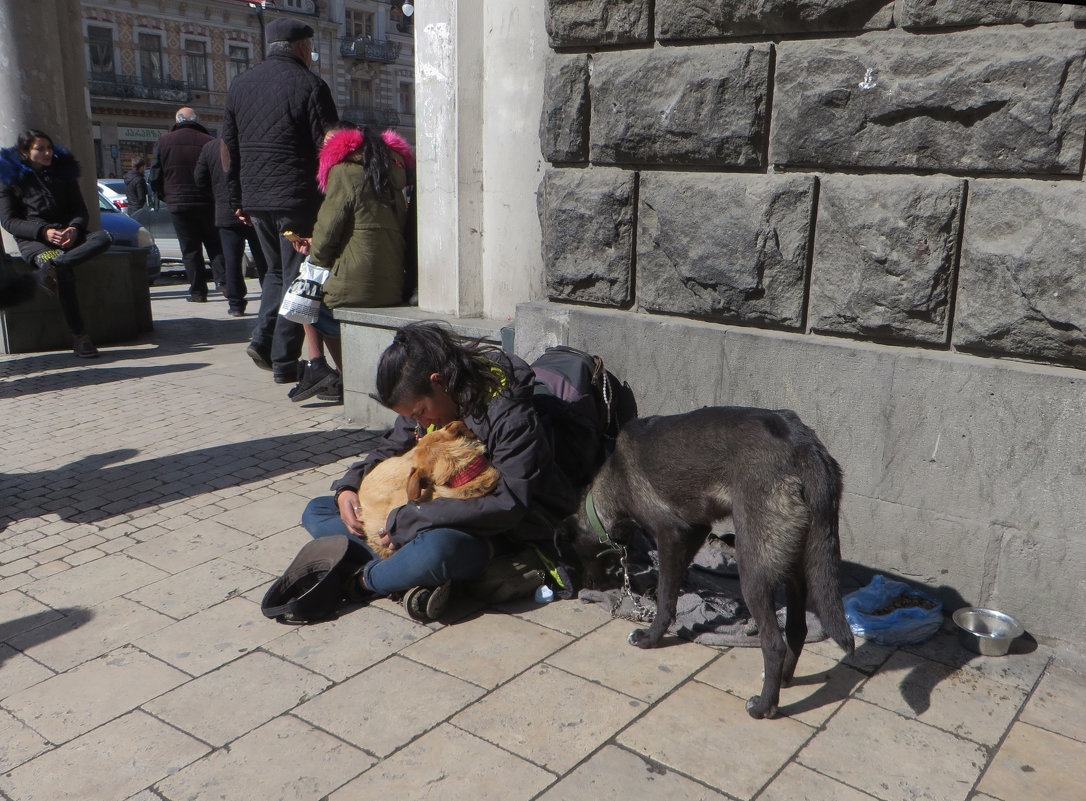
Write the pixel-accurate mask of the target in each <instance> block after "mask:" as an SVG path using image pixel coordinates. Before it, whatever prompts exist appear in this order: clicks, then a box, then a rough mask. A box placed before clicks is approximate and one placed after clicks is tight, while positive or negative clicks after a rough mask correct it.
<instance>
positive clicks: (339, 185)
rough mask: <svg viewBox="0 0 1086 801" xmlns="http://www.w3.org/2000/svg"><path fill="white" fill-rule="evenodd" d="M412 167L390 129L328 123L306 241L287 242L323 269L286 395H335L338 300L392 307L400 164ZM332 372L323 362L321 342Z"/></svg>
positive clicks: (400, 246)
mask: <svg viewBox="0 0 1086 801" xmlns="http://www.w3.org/2000/svg"><path fill="white" fill-rule="evenodd" d="M414 166H415V156H414V154H413V153H412V152H411V146H410V145H408V144H407V142H405V141H404V140H403V138H402V137H400V136H399V134H397V133H396V132H395V131H392V130H388V131H385V132H384V134H378V133H377V132H376V131H374V130H372V129H370V128H362V129H360V128H358V127H357V126H355V125H351V124H350V123H340V124H338V125H336V126H334V127H333V128H332V129H331V130H329V132H328V133H327V135H326V136H325V138H324V145H323V146H322V147H321V153H320V167H319V170H318V173H317V183H318V184H319V185H320V188H321V191H322V192H324V202H322V203H321V208H320V212H319V213H318V215H317V223H316V225H315V226H314V228H313V237H312V239H301V240H299V241H298V242H297V243H296V244H295V247H296V248H297V249H298V250H299V251H301V252H302V253H305V254H307V255H308V256H309V261H310V262H311V263H313V264H316V265H318V266H320V267H325V268H327V269H328V270H330V271H331V274H330V275H329V277H328V280H327V281H326V282H325V284H324V299H323V302H322V303H321V308H320V316H319V317H318V319H317V322H316V323H314V324H313V325H306V326H304V328H305V344H306V358H307V359H308V361H307V364H306V367H305V370H304V371H303V372H302V377H301V380H300V381H299V382H298V384H297V386H295V387H294V388H293V389H291V390H290V392H289V393H288V397H289V398H290V399H291V400H292V401H295V402H297V401H302V400H306V399H307V398H311V397H313V396H314V395H317V394H320V393H324V392H326V391H327V390H328V389H330V388H331V387H333V386H334V385H336V384H337V382H338V383H339V387H340V389H339V391H340V395H341V396H342V391H343V389H342V386H343V384H342V378H341V374H340V373H341V372H342V370H343V365H342V362H341V358H340V339H339V321H338V320H336V319H335V318H334V317H333V316H332V311H331V310H332V309H336V308H339V307H340V306H363V307H368V306H395V305H397V304H398V303H400V301H401V297H402V295H403V281H404V272H403V267H404V250H405V244H404V229H405V228H406V226H407V201H406V200H405V198H404V194H403V188H404V186H405V184H406V181H407V177H406V168H408V167H414ZM325 345H327V346H328V352H329V353H330V354H331V356H332V361H333V362H335V365H336V367H337V368H338V369H339V371H340V373H337V372H336V370H333V369H332V368H331V367H329V366H328V363H327V362H326V361H325V360H324V346H325Z"/></svg>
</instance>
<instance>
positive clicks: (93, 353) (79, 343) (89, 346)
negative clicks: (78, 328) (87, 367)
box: [72, 334, 98, 359]
mask: <svg viewBox="0 0 1086 801" xmlns="http://www.w3.org/2000/svg"><path fill="white" fill-rule="evenodd" d="M72 350H74V351H75V355H76V356H78V357H79V358H81V359H97V358H98V348H96V347H94V343H93V342H91V340H90V337H89V336H87V335H86V334H74V335H73V336H72Z"/></svg>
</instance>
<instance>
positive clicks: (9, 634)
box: [0, 607, 94, 665]
mask: <svg viewBox="0 0 1086 801" xmlns="http://www.w3.org/2000/svg"><path fill="white" fill-rule="evenodd" d="M58 615H59V617H58ZM93 617H94V612H92V611H91V610H90V609H84V608H82V607H71V608H64V609H50V610H49V611H48V612H35V613H34V614H32V615H27V616H25V617H20V618H16V619H15V620H9V621H7V622H5V623H4V624H3V625H2V626H0V641H6V640H10V639H13V638H14V637H16V636H18V638H19V648H20V649H21V650H23V651H26V650H28V649H30V648H33V647H34V646H35V645H40V644H41V643H43V642H45V641H46V640H51V639H53V638H54V637H59V636H61V635H63V634H67V633H68V632H69V631H72V630H73V629H77V628H79V627H80V626H82V625H83V624H84V623H86V622H88V621H89V620H90V619H91V618H93ZM62 621H63V622H62ZM47 624H48V625H47ZM15 653H17V652H16V651H12V652H11V654H10V655H14V654H15ZM3 664H4V652H3V651H0V665H3Z"/></svg>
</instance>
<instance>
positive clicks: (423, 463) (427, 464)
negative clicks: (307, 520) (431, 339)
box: [356, 420, 500, 559]
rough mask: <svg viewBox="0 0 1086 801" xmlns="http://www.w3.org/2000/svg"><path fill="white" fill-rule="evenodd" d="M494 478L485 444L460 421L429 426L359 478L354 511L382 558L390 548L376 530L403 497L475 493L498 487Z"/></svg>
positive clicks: (468, 495) (470, 495)
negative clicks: (399, 453) (403, 449)
mask: <svg viewBox="0 0 1086 801" xmlns="http://www.w3.org/2000/svg"><path fill="white" fill-rule="evenodd" d="M499 477H500V474H499V473H498V469H497V468H496V467H494V465H492V464H491V463H490V461H489V460H488V459H487V458H486V445H485V444H484V443H483V441H482V440H481V439H479V438H478V437H477V436H475V434H473V433H472V432H471V429H469V428H468V427H467V426H466V425H464V423H463V422H462V421H460V420H454V421H453V422H451V423H449V424H448V425H446V426H445V427H444V428H439V429H436V430H434V431H431V432H430V433H429V434H427V435H426V436H424V437H423V438H422V439H420V440H419V442H418V444H417V445H416V446H415V447H414V448H412V449H411V450H409V451H408V452H407V453H405V454H403V455H402V456H392V457H389V458H388V459H385V460H384V461H383V462H381V463H380V464H378V465H377V466H376V467H375V468H373V470H371V471H370V472H369V473H367V474H366V477H365V478H364V479H362V486H360V487H359V488H358V503H359V509H358V510H357V512H356V513H357V515H358V519H359V521H360V522H361V523H362V527H363V528H364V529H365V531H366V543H367V544H368V545H369V546H370V548H371V549H372V550H373V552H374V553H375V554H377V555H378V556H380V557H381V558H382V559H385V558H387V557H388V555H389V554H390V553H392V551H391V550H390V549H389V548H388V547H386V546H385V545H384V544H382V542H381V537H380V536H379V535H378V534H377V532H378V531H379V530H380V529H382V528H383V527H384V525H385V522H386V521H387V520H388V515H389V513H390V512H391V511H392V510H393V509H395V508H396V507H398V506H403V505H404V504H405V503H407V502H408V501H416V502H418V503H425V502H426V501H430V500H433V499H434V498H462V499H463V498H479V497H481V496H483V495H486V494H487V493H488V492H490V491H491V490H493V489H494V487H496V486H497V484H498V478H499Z"/></svg>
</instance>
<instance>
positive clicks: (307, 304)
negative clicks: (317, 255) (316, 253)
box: [279, 259, 328, 324]
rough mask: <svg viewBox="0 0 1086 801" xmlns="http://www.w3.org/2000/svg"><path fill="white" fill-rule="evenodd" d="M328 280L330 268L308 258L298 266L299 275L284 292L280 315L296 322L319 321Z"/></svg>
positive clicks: (311, 322) (310, 322)
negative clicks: (325, 285) (318, 315)
mask: <svg viewBox="0 0 1086 801" xmlns="http://www.w3.org/2000/svg"><path fill="white" fill-rule="evenodd" d="M327 280H328V270H326V269H325V268H324V267H318V266H317V265H316V264H313V263H311V262H310V261H309V259H306V260H305V261H303V262H302V264H301V266H300V267H299V268H298V277H297V278H295V279H294V280H293V281H291V282H290V286H289V287H287V291H286V292H284V293H283V302H282V303H281V304H280V306H279V315H280V316H281V317H286V318H287V319H288V320H292V321H294V322H296V323H309V324H313V323H315V322H317V314H318V313H319V312H320V307H321V298H322V297H324V282H325V281H327Z"/></svg>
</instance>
